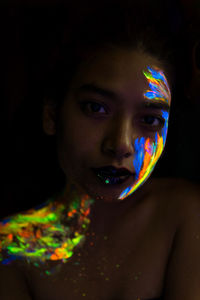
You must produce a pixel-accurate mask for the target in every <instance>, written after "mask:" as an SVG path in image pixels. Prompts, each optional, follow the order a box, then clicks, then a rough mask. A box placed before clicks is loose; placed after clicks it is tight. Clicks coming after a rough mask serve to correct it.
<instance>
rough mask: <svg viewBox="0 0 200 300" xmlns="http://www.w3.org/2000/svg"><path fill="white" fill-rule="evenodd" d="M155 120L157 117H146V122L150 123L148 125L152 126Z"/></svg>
mask: <svg viewBox="0 0 200 300" xmlns="http://www.w3.org/2000/svg"><path fill="white" fill-rule="evenodd" d="M154 120H155V117H153V116H146V117H145V122H146V123H148V124H152V123H153V122H154Z"/></svg>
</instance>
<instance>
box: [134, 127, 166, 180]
mask: <svg viewBox="0 0 200 300" xmlns="http://www.w3.org/2000/svg"><path fill="white" fill-rule="evenodd" d="M164 144H165V141H164V139H163V137H162V136H161V135H159V134H158V133H156V134H155V138H154V139H150V138H144V137H143V138H140V139H136V141H135V158H134V161H133V165H134V168H135V171H136V176H137V180H141V179H142V178H143V179H145V178H146V177H147V176H148V175H149V174H150V173H151V172H152V171H153V168H154V167H155V165H156V163H157V161H158V159H159V158H160V156H161V154H162V152H163V149H164ZM144 177H145V178H144Z"/></svg>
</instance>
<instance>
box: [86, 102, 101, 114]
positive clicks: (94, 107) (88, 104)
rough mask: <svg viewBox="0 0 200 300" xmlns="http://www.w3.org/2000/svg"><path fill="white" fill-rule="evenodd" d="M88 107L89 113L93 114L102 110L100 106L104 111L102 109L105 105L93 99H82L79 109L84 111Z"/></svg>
mask: <svg viewBox="0 0 200 300" xmlns="http://www.w3.org/2000/svg"><path fill="white" fill-rule="evenodd" d="M88 107H90V108H91V109H90V110H91V111H89V112H90V113H95V114H96V113H98V114H99V113H100V111H99V110H102V108H103V110H104V111H105V109H104V108H105V106H104V105H102V104H100V103H97V102H94V101H84V102H82V103H81V109H82V110H83V111H85V110H86V109H87V108H88ZM100 108H101V109H100ZM100 114H102V113H100Z"/></svg>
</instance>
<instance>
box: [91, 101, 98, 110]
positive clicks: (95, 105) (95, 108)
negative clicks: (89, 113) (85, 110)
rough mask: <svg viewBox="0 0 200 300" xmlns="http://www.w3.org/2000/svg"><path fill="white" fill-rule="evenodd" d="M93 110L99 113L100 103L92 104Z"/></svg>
mask: <svg viewBox="0 0 200 300" xmlns="http://www.w3.org/2000/svg"><path fill="white" fill-rule="evenodd" d="M93 108H94V109H93ZM92 110H94V111H95V112H97V111H98V110H99V104H98V103H92Z"/></svg>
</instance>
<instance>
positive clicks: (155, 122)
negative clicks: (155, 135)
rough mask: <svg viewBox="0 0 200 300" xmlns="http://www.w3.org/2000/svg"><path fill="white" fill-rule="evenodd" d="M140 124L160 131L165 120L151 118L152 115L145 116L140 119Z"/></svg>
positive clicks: (155, 117)
mask: <svg viewBox="0 0 200 300" xmlns="http://www.w3.org/2000/svg"><path fill="white" fill-rule="evenodd" d="M141 122H142V124H144V125H145V126H147V127H150V128H151V129H155V130H159V129H162V127H163V126H164V124H165V120H164V119H163V118H161V117H157V116H153V115H146V116H144V117H142V118H141Z"/></svg>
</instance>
